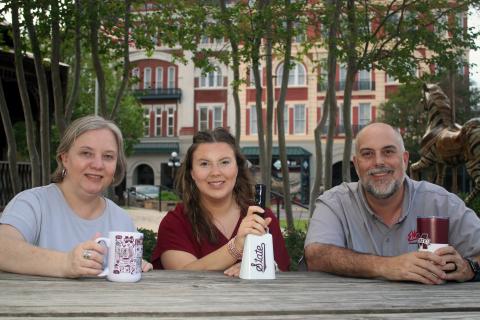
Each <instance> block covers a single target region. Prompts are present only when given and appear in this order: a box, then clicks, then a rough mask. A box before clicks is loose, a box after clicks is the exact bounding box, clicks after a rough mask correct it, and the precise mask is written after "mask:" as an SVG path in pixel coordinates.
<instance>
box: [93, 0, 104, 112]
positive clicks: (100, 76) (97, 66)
mask: <svg viewBox="0 0 480 320" xmlns="http://www.w3.org/2000/svg"><path fill="white" fill-rule="evenodd" d="M98 10H99V8H98V3H97V1H95V0H90V1H89V14H90V21H89V29H90V30H89V32H90V46H91V50H92V63H93V69H94V70H95V76H96V77H97V81H98V95H99V97H100V106H99V109H100V110H99V114H100V115H101V116H103V117H105V118H108V113H107V95H106V91H105V74H104V72H103V67H102V63H101V61H100V53H99V49H98V32H99V29H100V28H99V21H98Z"/></svg>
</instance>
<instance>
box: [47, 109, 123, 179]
mask: <svg viewBox="0 0 480 320" xmlns="http://www.w3.org/2000/svg"><path fill="white" fill-rule="evenodd" d="M98 129H108V130H110V131H111V132H112V133H113V135H114V137H115V140H116V141H117V148H118V155H117V166H116V168H115V175H114V176H113V182H112V185H113V186H116V185H118V184H120V182H122V180H123V177H124V175H125V168H126V166H127V160H126V157H125V152H124V151H123V137H122V132H121V131H120V129H119V128H118V127H117V125H116V124H115V123H113V122H112V121H109V120H105V119H104V118H102V117H99V116H85V117H82V118H78V119H77V120H75V121H73V122H72V123H71V124H70V126H68V128H67V130H65V134H64V135H63V137H62V139H61V140H60V144H59V145H58V148H57V154H56V156H55V159H56V160H57V169H55V171H54V172H53V174H52V177H51V179H52V182H55V183H59V182H62V181H63V178H64V176H65V174H64V170H65V167H64V166H63V163H62V158H61V156H62V154H64V153H66V152H68V151H69V150H70V148H71V147H72V145H73V144H74V142H75V140H76V139H77V137H79V136H81V135H82V134H84V133H85V132H87V131H91V130H98Z"/></svg>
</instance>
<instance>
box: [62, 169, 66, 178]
mask: <svg viewBox="0 0 480 320" xmlns="http://www.w3.org/2000/svg"><path fill="white" fill-rule="evenodd" d="M66 175H67V169H65V168H63V170H62V178H65V176H66Z"/></svg>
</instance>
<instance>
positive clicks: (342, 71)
mask: <svg viewBox="0 0 480 320" xmlns="http://www.w3.org/2000/svg"><path fill="white" fill-rule="evenodd" d="M346 79H347V66H346V65H344V64H342V65H340V79H339V80H340V83H339V89H340V90H344V89H345V80H346Z"/></svg>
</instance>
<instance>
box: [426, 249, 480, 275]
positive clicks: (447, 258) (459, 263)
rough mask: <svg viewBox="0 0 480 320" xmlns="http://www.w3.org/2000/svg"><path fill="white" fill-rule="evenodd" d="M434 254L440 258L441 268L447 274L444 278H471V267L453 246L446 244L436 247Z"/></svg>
mask: <svg viewBox="0 0 480 320" xmlns="http://www.w3.org/2000/svg"><path fill="white" fill-rule="evenodd" d="M435 254H436V255H438V256H439V257H441V258H442V260H443V262H444V264H443V268H442V270H444V271H445V272H446V273H447V274H446V277H445V279H446V280H450V281H457V282H465V281H469V280H470V279H472V278H473V276H474V274H473V271H472V268H470V265H469V264H468V262H467V260H465V259H464V258H463V257H462V256H461V255H460V254H459V253H458V252H457V250H455V248H454V247H452V246H448V247H444V248H440V249H437V250H436V251H435Z"/></svg>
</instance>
